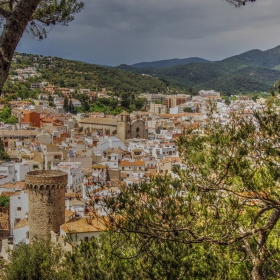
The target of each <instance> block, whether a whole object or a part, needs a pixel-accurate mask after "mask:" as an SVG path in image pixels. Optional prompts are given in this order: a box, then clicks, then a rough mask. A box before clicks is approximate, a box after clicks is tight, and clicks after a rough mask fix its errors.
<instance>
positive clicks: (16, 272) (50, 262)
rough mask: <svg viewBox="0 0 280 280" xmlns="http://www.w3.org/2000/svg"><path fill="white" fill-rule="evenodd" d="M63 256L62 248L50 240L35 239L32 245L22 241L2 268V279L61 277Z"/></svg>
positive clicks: (28, 279)
mask: <svg viewBox="0 0 280 280" xmlns="http://www.w3.org/2000/svg"><path fill="white" fill-rule="evenodd" d="M62 256H63V252H62V249H61V248H60V247H59V246H57V245H54V244H52V243H50V241H49V240H46V241H45V240H35V241H34V242H33V243H32V245H26V244H24V243H21V244H19V246H17V247H16V248H15V249H14V250H12V251H10V252H9V264H8V265H7V266H6V267H4V269H2V270H1V272H0V273H1V274H2V275H1V274H0V275H1V276H2V278H1V279H5V280H18V279H26V280H42V279H61V278H59V276H58V268H59V267H60V264H61V258H62Z"/></svg>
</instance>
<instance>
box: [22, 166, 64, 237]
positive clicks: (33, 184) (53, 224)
mask: <svg viewBox="0 0 280 280" xmlns="http://www.w3.org/2000/svg"><path fill="white" fill-rule="evenodd" d="M66 185H67V173H65V172H63V171H60V170H37V171H31V172H28V173H27V174H26V176H25V189H26V190H28V204H29V213H28V219H29V239H30V240H31V241H32V239H33V238H34V237H35V236H37V237H38V238H44V239H47V238H48V237H49V236H50V232H51V231H54V232H56V233H59V229H60V226H61V225H62V224H64V223H65V187H66Z"/></svg>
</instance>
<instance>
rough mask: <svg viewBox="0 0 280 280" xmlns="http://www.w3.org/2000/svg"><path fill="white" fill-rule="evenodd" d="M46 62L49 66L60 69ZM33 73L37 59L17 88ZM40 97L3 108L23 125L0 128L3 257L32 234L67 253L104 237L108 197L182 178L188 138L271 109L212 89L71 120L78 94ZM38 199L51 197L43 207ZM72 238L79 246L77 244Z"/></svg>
mask: <svg viewBox="0 0 280 280" xmlns="http://www.w3.org/2000/svg"><path fill="white" fill-rule="evenodd" d="M48 61H49V65H48V67H49V68H54V67H55V65H54V64H52V61H51V59H48ZM36 67H39V64H38V62H37V58H36V60H35V62H34V67H29V68H24V69H16V70H15V71H14V73H15V75H11V77H10V80H11V81H13V82H14V81H21V80H24V79H27V78H29V77H34V76H35V77H40V73H38V72H37V71H36ZM40 67H43V68H45V67H47V66H46V65H45V64H43V65H42V66H40ZM34 89H35V90H39V91H40V94H39V95H38V97H37V98H29V100H23V99H21V98H18V99H17V100H12V101H9V104H8V105H7V104H6V105H1V106H2V108H1V109H4V108H5V106H9V107H10V109H11V116H12V117H14V119H15V120H16V121H15V122H14V123H10V124H5V122H1V123H0V139H1V141H2V142H3V149H4V152H5V153H6V154H7V155H8V159H9V160H6V161H2V164H1V165H0V197H2V198H6V200H9V207H8V208H7V207H6V208H5V207H0V249H1V256H2V257H3V258H7V249H13V248H15V247H16V246H17V245H18V244H20V243H21V242H24V243H27V244H29V242H30V239H31V237H32V236H33V237H34V236H35V235H36V236H39V237H44V236H45V235H46V234H50V235H51V238H52V241H53V242H58V243H60V244H62V245H63V247H64V248H65V249H66V250H68V251H71V250H72V247H73V246H74V245H77V244H79V243H80V242H81V241H82V240H84V241H87V240H89V239H91V238H93V237H98V236H99V235H100V234H101V233H102V232H103V231H104V230H105V228H106V227H105V226H104V224H102V223H100V221H99V220H98V219H97V217H106V215H107V209H106V207H104V205H103V204H102V198H104V197H107V196H117V195H118V193H119V192H120V191H121V188H129V187H131V186H135V185H140V184H142V183H144V182H149V180H151V178H153V177H155V176H157V175H159V176H160V175H167V174H168V175H171V176H174V177H175V176H176V174H175V173H174V170H175V169H184V168H185V165H184V163H183V162H182V161H181V158H180V155H179V153H178V150H177V147H176V141H177V139H178V138H179V137H180V136H181V135H183V134H184V133H185V131H186V130H188V129H192V133H195V134H198V135H203V133H204V126H205V125H206V124H207V122H208V120H209V116H210V115H211V118H214V119H215V121H217V122H218V123H221V124H227V123H228V122H230V121H231V118H232V116H236V115H240V116H242V117H244V118H246V117H250V116H251V115H252V114H253V112H254V111H256V110H261V109H262V108H263V107H264V106H265V104H266V100H265V99H264V98H259V99H257V100H255V101H253V100H252V99H251V98H250V97H246V96H232V97H231V98H230V100H229V99H228V100H225V99H224V98H222V96H221V94H220V93H219V92H216V91H214V90H201V91H199V92H198V94H197V95H187V94H176V93H175V94H162V93H141V94H140V96H139V98H142V99H143V100H146V103H145V106H144V109H142V110H134V111H131V112H130V113H128V112H126V111H125V110H122V112H121V113H119V114H117V115H113V114H112V115H110V114H105V113H103V112H80V113H79V112H78V113H77V112H76V113H74V114H73V113H71V112H70V111H71V110H66V108H65V100H67V101H66V102H67V104H66V105H69V103H70V102H71V105H70V107H73V108H74V110H75V111H76V110H77V109H78V108H80V107H81V106H82V103H81V102H80V101H79V99H75V98H73V97H72V95H73V93H74V90H73V89H71V88H66V87H65V88H61V87H56V86H54V85H52V84H50V83H49V82H47V81H44V82H40V83H31V85H30V91H33V90H34ZM79 94H81V95H87V97H88V100H89V103H94V102H96V101H98V99H100V98H103V99H104V98H110V97H111V96H110V95H108V94H107V91H106V88H103V89H102V90H101V91H95V90H92V89H89V88H88V89H85V88H81V89H79V90H76V93H75V95H76V96H77V95H79ZM117 100H118V102H119V101H121V98H117ZM50 103H52V104H50ZM66 107H67V108H69V106H66ZM210 113H211V114H210ZM46 172H48V173H46ZM63 174H67V176H66V177H65V176H64V175H63ZM60 181H61V184H60V183H59V182H60ZM57 188H58V191H56V189H57ZM51 192H53V194H52V196H56V197H54V198H53V200H52V202H49V205H51V206H49V207H53V208H52V211H54V213H55V214H54V216H53V217H44V216H45V215H46V213H45V212H44V211H42V208H44V207H43V205H44V203H46V201H49V200H48V198H47V194H48V195H49V196H50V194H51ZM38 193H39V194H41V195H42V197H45V196H46V197H45V198H44V199H43V198H42V199H41V200H40V199H39V198H38V197H37V194H38ZM93 202H94V203H93ZM93 213H94V215H93ZM48 220H52V221H53V222H52V223H51V224H52V226H51V227H45V224H46V223H47V221H48ZM49 230H50V232H48V231H49ZM73 233H74V234H75V240H74V241H73V240H72V241H71V242H70V241H69V237H70V236H71V235H72V234H73Z"/></svg>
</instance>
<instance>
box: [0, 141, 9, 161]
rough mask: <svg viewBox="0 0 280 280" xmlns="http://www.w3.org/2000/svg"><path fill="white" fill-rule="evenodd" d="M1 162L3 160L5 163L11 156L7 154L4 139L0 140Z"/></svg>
mask: <svg viewBox="0 0 280 280" xmlns="http://www.w3.org/2000/svg"><path fill="white" fill-rule="evenodd" d="M0 160H3V161H9V160H10V157H9V155H8V154H7V153H6V152H5V148H4V143H3V140H2V139H0Z"/></svg>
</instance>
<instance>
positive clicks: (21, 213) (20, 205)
mask: <svg viewBox="0 0 280 280" xmlns="http://www.w3.org/2000/svg"><path fill="white" fill-rule="evenodd" d="M10 228H11V235H12V236H14V245H16V244H18V243H19V242H21V241H23V242H26V243H28V242H29V236H28V232H29V226H28V194H27V193H25V192H24V191H21V193H20V194H17V195H14V196H11V197H10Z"/></svg>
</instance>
